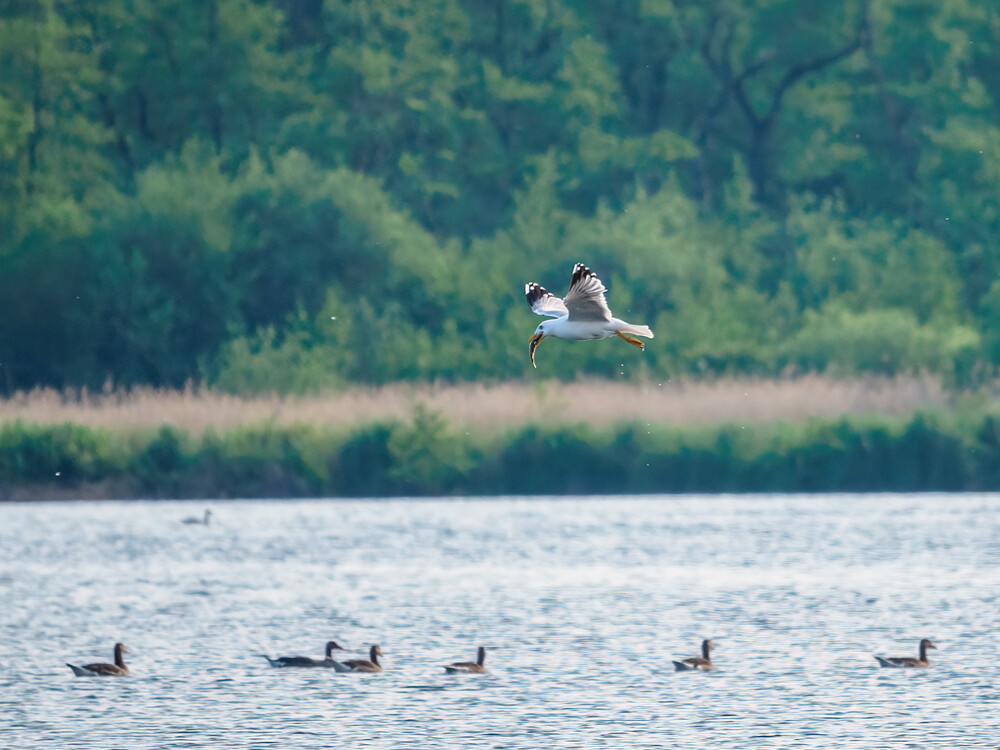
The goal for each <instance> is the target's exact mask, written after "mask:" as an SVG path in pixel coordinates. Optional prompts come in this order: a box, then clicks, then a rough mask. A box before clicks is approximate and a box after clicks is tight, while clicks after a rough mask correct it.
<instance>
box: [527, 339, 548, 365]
mask: <svg viewBox="0 0 1000 750" xmlns="http://www.w3.org/2000/svg"><path fill="white" fill-rule="evenodd" d="M544 338H545V334H544V333H535V334H532V336H531V341H530V342H529V343H528V354H530V355H531V366H532V367H534V368H535V369H538V365H536V364H535V349H537V348H538V345H539V344H540V343H542V339H544Z"/></svg>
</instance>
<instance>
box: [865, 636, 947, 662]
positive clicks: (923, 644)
mask: <svg viewBox="0 0 1000 750" xmlns="http://www.w3.org/2000/svg"><path fill="white" fill-rule="evenodd" d="M929 648H933V649H936V648H937V646H935V645H934V644H933V643H931V641H930V639H929V638H924V639H923V640H922V641H920V656H919V658H916V659H915V658H913V657H912V656H889V657H884V656H876V657H875V659H876V660H877V661H878V664H879V666H880V667H929V666H930V665H931V663H930V662H929V661H927V649H929Z"/></svg>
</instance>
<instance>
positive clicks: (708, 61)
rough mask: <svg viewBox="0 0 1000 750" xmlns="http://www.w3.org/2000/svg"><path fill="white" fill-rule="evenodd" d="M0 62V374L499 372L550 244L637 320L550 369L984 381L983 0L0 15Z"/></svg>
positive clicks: (322, 381) (524, 327)
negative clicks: (633, 337) (618, 336)
mask: <svg viewBox="0 0 1000 750" xmlns="http://www.w3.org/2000/svg"><path fill="white" fill-rule="evenodd" d="M0 68H2V70H3V72H4V73H3V75H2V76H0V389H2V390H3V391H5V392H8V393H9V392H12V391H14V390H16V389H19V388H28V387H32V386H35V385H54V386H57V387H73V386H100V385H102V384H104V383H106V382H108V381H111V382H114V383H117V384H121V385H132V384H151V385H157V386H161V385H163V386H177V385H181V384H183V383H184V382H186V381H192V380H194V381H198V382H205V383H207V384H209V385H214V386H218V387H220V388H226V389H230V390H279V391H297V390H298V391H300V390H311V389H320V388H323V387H328V386H333V387H336V386H337V385H340V384H345V383H351V382H359V383H382V382H387V381H392V380H400V379H435V378H443V379H471V378H509V377H523V376H525V375H526V373H528V371H529V370H528V363H527V357H526V355H525V351H524V350H525V343H526V339H527V335H528V333H530V331H531V330H532V329H533V328H534V326H535V324H536V321H535V320H533V319H532V316H531V314H530V313H529V311H528V310H527V308H526V306H525V305H524V303H523V300H522V294H521V289H522V287H523V284H524V282H525V281H529V280H537V281H539V282H540V283H542V284H544V285H545V286H547V287H549V288H550V289H552V290H553V291H555V290H561V289H563V288H564V285H565V283H566V282H567V281H568V275H569V270H570V268H571V267H572V264H573V263H575V262H577V261H583V262H586V263H588V264H589V265H591V266H592V267H593V268H594V270H595V271H597V272H598V273H599V274H600V276H601V278H602V279H603V280H604V281H605V282H606V283H607V284H608V286H609V288H610V291H611V296H610V299H611V302H612V305H613V309H614V310H615V311H616V313H617V314H619V316H620V317H624V318H627V319H634V320H636V321H637V322H640V321H641V322H648V323H650V324H651V325H652V326H653V328H654V330H655V331H656V333H657V338H656V339H655V340H654V341H653V342H651V344H650V345H649V346H648V347H647V350H646V352H645V354H643V355H639V354H638V353H637V352H634V351H623V350H622V348H621V346H620V342H613V341H607V342H597V343H594V344H587V345H575V344H571V343H565V342H553V343H551V344H548V345H547V346H546V348H547V349H549V351H550V354H551V356H550V357H548V358H547V357H545V350H544V349H543V350H542V352H541V354H540V358H541V359H540V366H542V367H545V368H548V369H549V370H550V372H553V373H556V374H558V375H559V376H562V377H573V376H575V375H576V374H577V373H588V374H595V375H604V376H608V377H621V376H627V377H669V376H670V375H673V374H681V373H735V372H743V373H758V374H777V373H781V372H785V371H787V370H789V369H792V370H829V371H833V372H857V371H870V370H873V371H878V372H899V371H905V370H930V371H934V372H938V373H941V374H943V375H945V376H948V377H952V378H956V379H958V380H968V379H970V378H976V377H980V378H981V377H988V376H992V375H994V374H995V372H996V369H997V367H998V366H1000V336H998V334H997V333H996V331H997V330H998V323H1000V287H998V285H997V282H995V281H994V279H996V278H997V277H998V275H1000V239H998V238H1000V189H998V188H1000V126H998V124H997V123H998V121H1000V120H998V116H1000V72H998V71H1000V11H998V10H997V9H996V8H995V7H994V4H992V3H990V2H987V0H954V1H952V2H948V3H939V2H932V1H931V0H908V1H907V2H898V1H897V0H849V1H848V2H845V3H839V4H837V3H813V2H807V0H698V1H697V2H695V1H694V0H625V2H620V1H619V0H615V1H614V2H612V1H611V0H378V1H377V2H376V1H375V0H353V1H352V2H347V0H308V1H307V2H298V1H293V0H207V1H206V2H199V1H196V0H162V1H157V2H154V1H153V0H133V1H132V2H127V3H126V2H122V0H80V1H79V2H74V3H65V2H57V0H37V1H36V2H25V1H23V0H16V1H15V2H12V3H8V4H6V5H5V6H4V7H3V9H0ZM557 348H558V350H559V351H558V356H556V354H555V350H556V349H557ZM414 455H415V456H416V455H417V454H414ZM428 455H430V454H428ZM414 460H415V461H416V460H418V459H417V458H414ZM420 460H422V459H420ZM442 481H443V480H442Z"/></svg>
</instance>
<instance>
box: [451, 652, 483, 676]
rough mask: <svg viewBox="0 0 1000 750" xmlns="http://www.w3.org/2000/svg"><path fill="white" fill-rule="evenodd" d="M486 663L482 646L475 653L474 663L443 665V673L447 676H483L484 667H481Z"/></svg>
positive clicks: (461, 662)
mask: <svg viewBox="0 0 1000 750" xmlns="http://www.w3.org/2000/svg"><path fill="white" fill-rule="evenodd" d="M485 661H486V649H485V648H483V647H482V646H480V647H479V650H478V651H477V652H476V660H475V661H456V662H455V663H454V664H445V666H444V671H445V672H447V673H448V674H463V673H464V674H483V673H484V672H485V671H486V667H485V666H483V664H484V662H485Z"/></svg>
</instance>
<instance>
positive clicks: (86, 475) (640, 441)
mask: <svg viewBox="0 0 1000 750" xmlns="http://www.w3.org/2000/svg"><path fill="white" fill-rule="evenodd" d="M0 478H2V479H0V497H2V498H4V499H18V498H45V497H283V496H316V495H324V496H390V495H425V494H432V495H436V494H487V495H488V494H508V493H511V494H536V493H555V494H559V493H644V492H658V493H660V492H663V493H667V492H770V491H782V492H797V491H810V492H826V491H931V490H948V491H961V490H998V489H1000V419H998V418H997V417H995V416H992V415H977V416H973V417H962V416H960V415H959V414H957V413H956V412H946V411H926V412H918V413H916V414H914V415H909V416H892V415H864V416H842V417H836V418H821V417H811V418H807V419H805V420H802V421H798V422H794V423H793V422H758V423H749V424H733V423H727V424H721V425H701V426H691V425H687V426H684V425H667V424H661V423H653V422H646V421H641V422H637V421H632V422H628V423H619V424H616V425H613V426H593V425H585V424H578V425H566V424H563V425H559V424H548V425H542V424H525V425H521V426H517V427H510V428H503V427H500V428H487V427H483V428H481V429H478V430H470V429H466V428H465V427H464V426H461V425H457V424H456V423H454V422H452V421H449V420H447V419H445V418H444V417H443V416H442V415H441V414H439V413H437V412H435V411H433V410H431V409H429V408H427V407H425V406H417V407H416V408H414V409H413V410H412V411H411V413H410V415H409V416H408V417H407V418H406V419H389V420H382V421H375V422H372V423H367V424H359V425H356V426H354V427H352V428H351V429H347V430H341V429H338V428H332V427H328V426H318V425H315V424H306V423H298V424H291V425H280V424H273V423H269V424H258V425H250V426H247V425H244V426H237V427H233V428H232V429H229V430H225V431H218V430H216V429H214V428H207V429H205V430H203V431H202V432H200V433H195V432H192V431H188V430H183V429H180V428H178V427H173V426H161V427H159V428H130V429H128V430H121V429H112V428H108V427H91V426H86V425H80V424H71V423H64V424H32V423H28V422H24V421H14V422H8V423H6V424H4V425H3V426H2V427H0Z"/></svg>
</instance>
